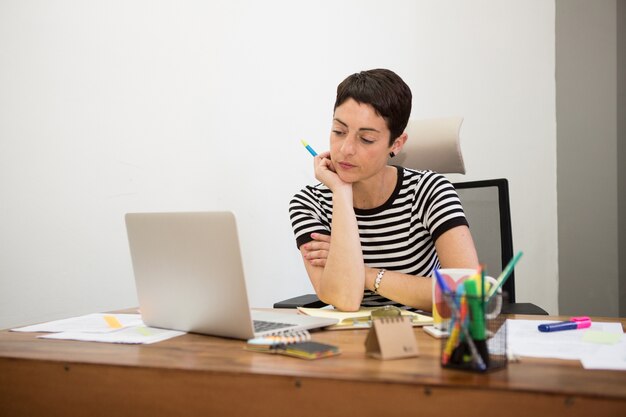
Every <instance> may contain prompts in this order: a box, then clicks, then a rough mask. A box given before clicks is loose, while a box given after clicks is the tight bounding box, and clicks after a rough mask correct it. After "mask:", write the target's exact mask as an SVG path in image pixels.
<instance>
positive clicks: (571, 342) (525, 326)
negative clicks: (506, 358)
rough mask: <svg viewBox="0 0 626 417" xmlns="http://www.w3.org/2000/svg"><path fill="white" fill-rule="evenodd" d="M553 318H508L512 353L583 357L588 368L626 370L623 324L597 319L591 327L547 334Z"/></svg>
mask: <svg viewBox="0 0 626 417" xmlns="http://www.w3.org/2000/svg"><path fill="white" fill-rule="evenodd" d="M544 323H552V321H538V320H512V319H508V320H507V343H508V349H509V352H510V353H511V354H512V356H514V357H516V356H529V357H536V358H556V359H573V360H580V361H581V363H582V365H583V367H584V368H585V369H614V370H626V338H624V331H623V329H622V324H621V323H605V322H595V321H594V322H593V323H592V325H591V327H589V328H587V329H579V330H564V331H557V332H549V333H543V332H540V331H539V330H538V328H537V326H538V325H539V324H544Z"/></svg>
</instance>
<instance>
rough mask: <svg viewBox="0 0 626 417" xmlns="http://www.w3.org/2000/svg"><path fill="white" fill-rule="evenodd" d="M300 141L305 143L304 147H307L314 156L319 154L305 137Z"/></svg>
mask: <svg viewBox="0 0 626 417" xmlns="http://www.w3.org/2000/svg"><path fill="white" fill-rule="evenodd" d="M300 142H302V144H303V145H304V147H305V148H306V150H307V151H309V153H310V154H311V155H313V156H317V152H315V151H314V150H313V148H311V145H309V144H308V143H306V141H305V140H304V139H303V140H301V141H300Z"/></svg>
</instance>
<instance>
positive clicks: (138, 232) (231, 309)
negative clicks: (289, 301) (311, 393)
mask: <svg viewBox="0 0 626 417" xmlns="http://www.w3.org/2000/svg"><path fill="white" fill-rule="evenodd" d="M126 230H127V232H128V242H129V245H130V253H131V258H132V263H133V270H134V273H135V283H136V286H137V296H138V298H139V308H140V311H141V316H142V319H143V321H144V323H145V324H146V325H148V326H153V327H160V328H165V329H174V330H182V331H186V332H194V333H203V334H209V335H214V336H223V337H231V338H236V339H250V338H253V337H258V336H262V335H266V334H272V333H277V332H282V331H298V330H304V329H314V328H319V327H324V326H330V325H332V324H335V323H336V322H337V321H336V320H335V319H323V318H315V317H309V316H304V315H300V314H289V313H278V312H274V311H258V310H252V311H251V310H250V308H249V305H248V294H247V291H246V283H245V279H244V272H243V265H242V262H241V254H240V248H239V239H238V234H237V226H236V221H235V216H234V215H233V213H231V212H198V213H128V214H126ZM274 262H277V261H276V260H275V261H274Z"/></svg>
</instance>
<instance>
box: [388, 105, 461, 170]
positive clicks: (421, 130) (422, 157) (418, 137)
mask: <svg viewBox="0 0 626 417" xmlns="http://www.w3.org/2000/svg"><path fill="white" fill-rule="evenodd" d="M462 123H463V118H462V117H446V118H439V119H427V120H415V119H411V120H409V124H408V125H407V127H406V129H405V132H406V133H407V135H408V136H409V139H408V141H407V142H406V144H405V145H404V148H403V150H402V152H400V154H399V155H398V156H397V157H396V159H394V161H393V163H394V164H397V165H402V166H405V167H407V168H413V169H430V170H433V171H435V172H439V173H441V174H448V173H459V174H465V164H464V162H463V154H462V153H461V146H460V136H459V132H460V130H461V124H462Z"/></svg>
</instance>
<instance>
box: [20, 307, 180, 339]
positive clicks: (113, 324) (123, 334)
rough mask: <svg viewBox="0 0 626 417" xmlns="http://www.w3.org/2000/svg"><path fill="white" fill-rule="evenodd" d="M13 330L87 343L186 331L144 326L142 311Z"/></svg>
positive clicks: (154, 336) (99, 314)
mask: <svg viewBox="0 0 626 417" xmlns="http://www.w3.org/2000/svg"><path fill="white" fill-rule="evenodd" d="M11 331H14V332H45V333H52V334H49V335H43V336H38V337H40V338H42V339H65V340H82V341H87V342H107V343H130V344H148V343H155V342H160V341H162V340H166V339H170V338H172V337H176V336H180V335H182V334H185V332H179V331H175V330H165V329H157V328H154V327H147V326H145V325H144V323H143V321H142V320H141V316H140V315H139V314H101V313H94V314H87V315H84V316H79V317H72V318H69V319H62V320H55V321H50V322H47V323H41V324H35V325H32V326H26V327H20V328H17V329H11Z"/></svg>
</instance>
